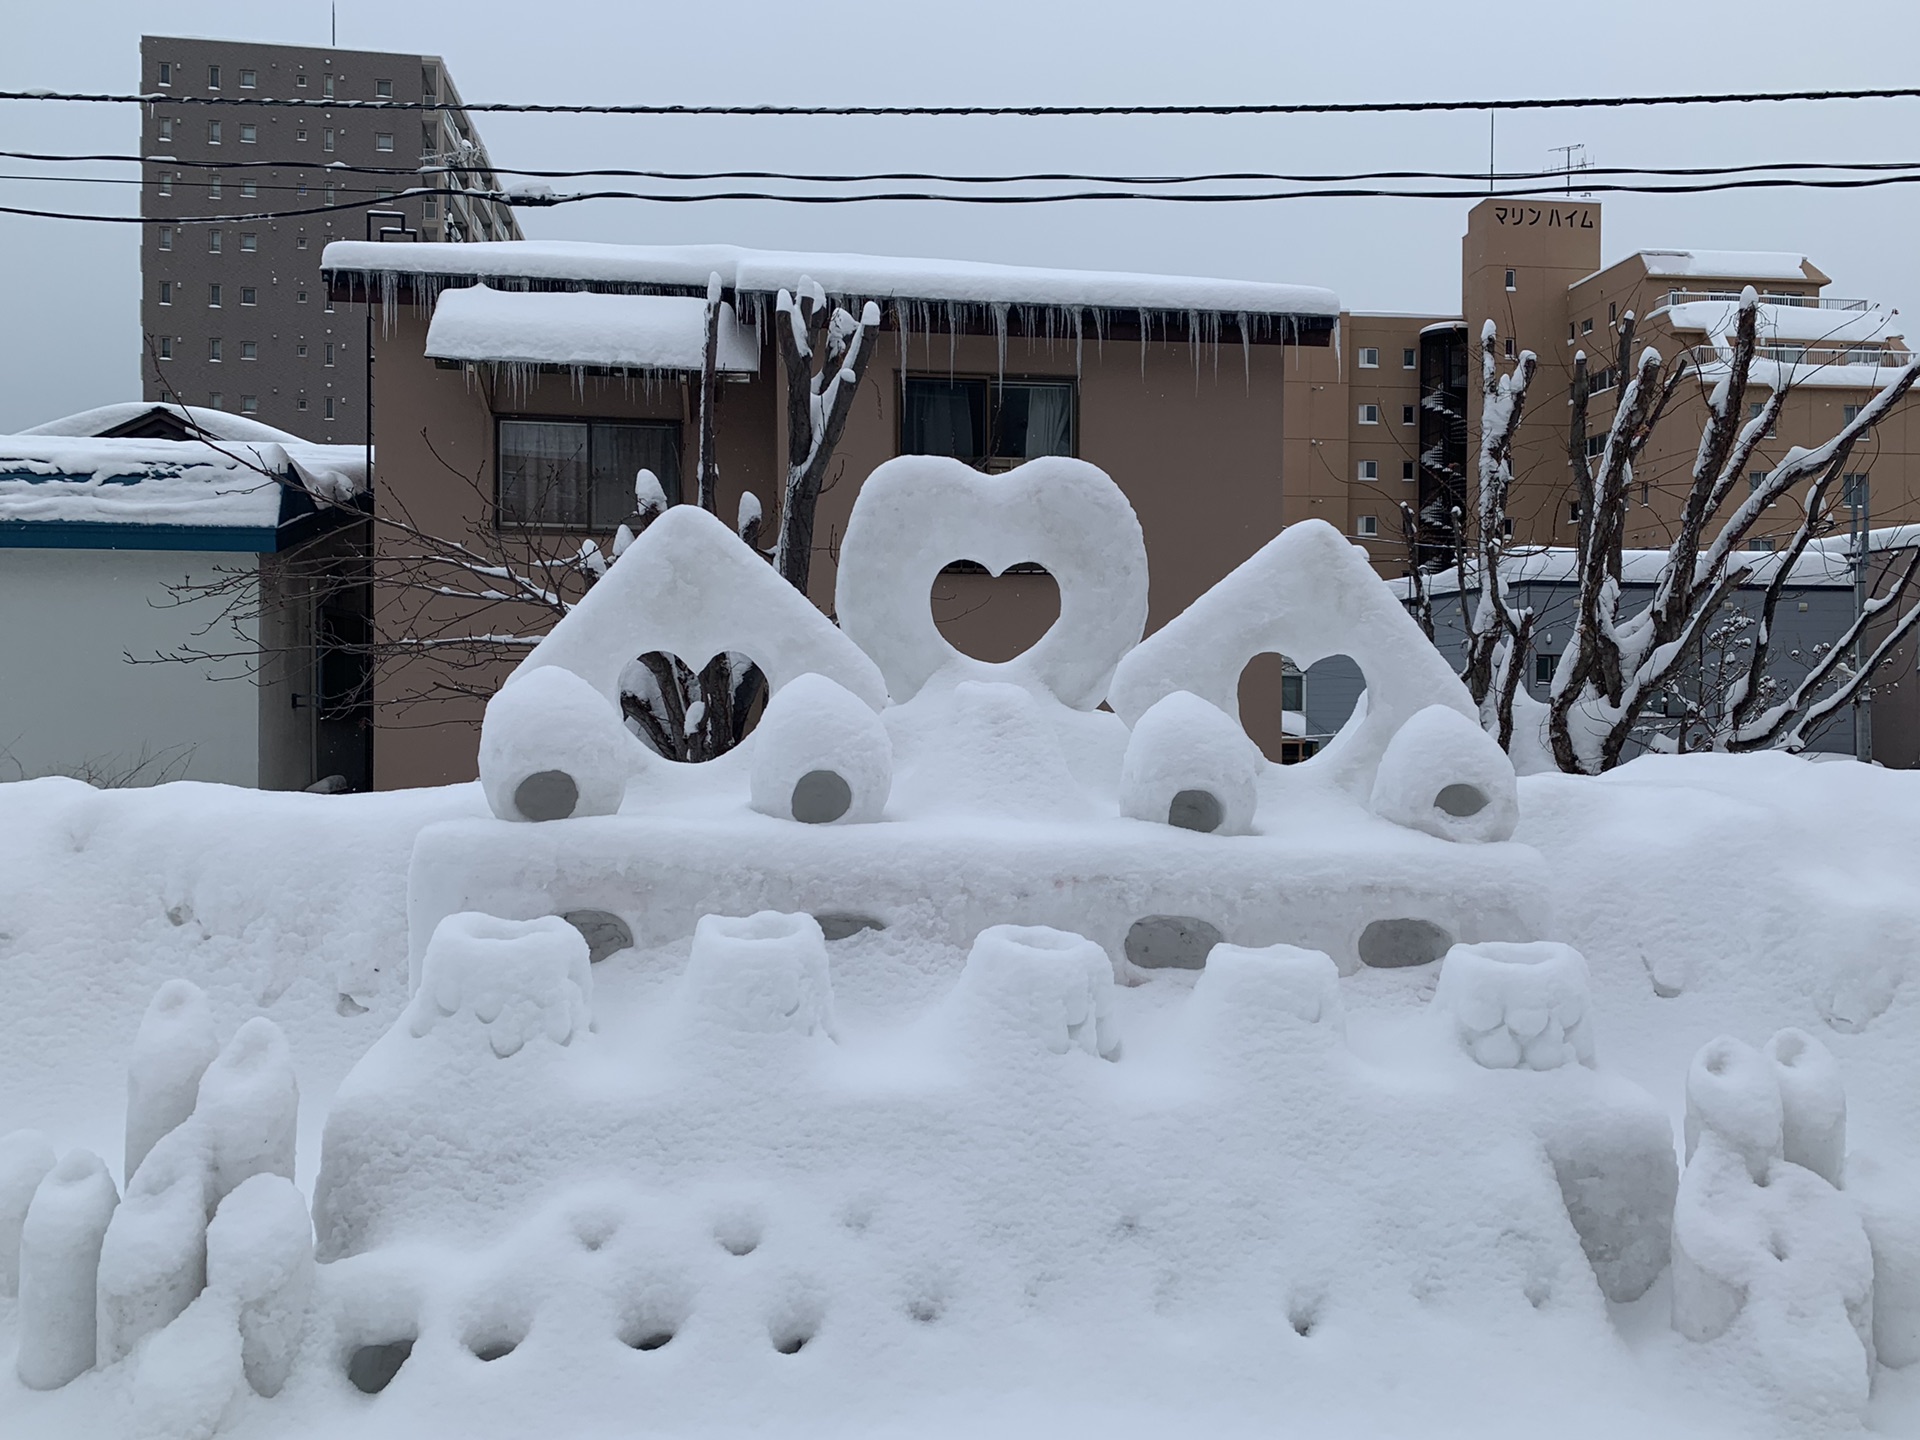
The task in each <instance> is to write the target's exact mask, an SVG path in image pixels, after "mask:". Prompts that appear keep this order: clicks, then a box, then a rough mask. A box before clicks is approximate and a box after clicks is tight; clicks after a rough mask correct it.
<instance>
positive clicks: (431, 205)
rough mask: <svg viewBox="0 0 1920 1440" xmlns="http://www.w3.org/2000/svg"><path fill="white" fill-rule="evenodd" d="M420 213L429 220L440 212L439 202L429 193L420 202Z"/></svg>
mask: <svg viewBox="0 0 1920 1440" xmlns="http://www.w3.org/2000/svg"><path fill="white" fill-rule="evenodd" d="M420 213H421V214H422V215H424V216H425V217H426V218H427V219H429V220H431V219H433V218H434V217H435V216H437V215H438V214H439V213H440V202H439V201H438V200H436V199H434V198H433V196H431V195H429V196H427V198H426V199H424V200H422V201H421V202H420Z"/></svg>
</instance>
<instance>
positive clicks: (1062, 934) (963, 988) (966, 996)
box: [948, 925, 1120, 1060]
mask: <svg viewBox="0 0 1920 1440" xmlns="http://www.w3.org/2000/svg"><path fill="white" fill-rule="evenodd" d="M948 1004H949V1006H950V1007H951V1009H952V1011H953V1012H954V1014H955V1017H956V1019H957V1020H958V1022H959V1027H960V1029H961V1032H962V1034H963V1035H964V1036H965V1043H966V1044H967V1047H968V1050H969V1052H970V1053H971V1054H972V1055H973V1056H975V1057H977V1056H979V1054H980V1053H981V1052H982V1050H991V1051H993V1052H997V1053H1004V1052H1008V1051H1011V1052H1013V1053H1014V1054H1021V1055H1029V1056H1031V1055H1035V1054H1048V1053H1051V1054H1055V1055H1065V1054H1068V1053H1070V1052H1072V1051H1075V1050H1082V1051H1085V1052H1086V1053H1087V1054H1089V1055H1094V1056H1099V1057H1101V1058H1103V1059H1108V1060H1111V1059H1113V1058H1115V1057H1116V1056H1118V1054H1119V1053H1120V1036H1119V1032H1118V1029H1117V1028H1116V1026H1115V1024H1114V1015H1113V962H1112V961H1110V960H1109V959H1108V958H1107V953H1106V951H1104V950H1102V949H1101V948H1100V947H1099V945H1097V944H1096V943H1094V942H1093V941H1091V940H1089V939H1087V938H1086V937H1085V936H1084V935H1075V934H1073V933H1071V932H1069V931H1066V930H1054V929H1051V928H1050V927H1048V926H1045V925H995V926H992V927H990V928H988V929H986V930H982V931H981V932H980V934H979V935H978V936H977V937H975V939H974V942H973V949H972V950H970V951H969V952H968V953H967V963H966V968H965V969H963V970H962V971H961V972H960V980H959V983H958V984H957V985H955V986H954V989H953V993H952V995H951V996H950V997H949V999H948Z"/></svg>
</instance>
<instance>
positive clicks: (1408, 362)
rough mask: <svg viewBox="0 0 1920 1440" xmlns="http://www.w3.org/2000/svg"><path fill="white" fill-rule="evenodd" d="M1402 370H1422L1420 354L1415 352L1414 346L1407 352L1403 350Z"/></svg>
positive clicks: (1401, 358) (1401, 357)
mask: <svg viewBox="0 0 1920 1440" xmlns="http://www.w3.org/2000/svg"><path fill="white" fill-rule="evenodd" d="M1400 368H1401V369H1402V370H1417V369H1419V368H1420V352H1419V351H1418V350H1415V349H1414V348H1413V347H1412V346H1408V347H1407V348H1406V349H1405V350H1402V351H1401V352H1400Z"/></svg>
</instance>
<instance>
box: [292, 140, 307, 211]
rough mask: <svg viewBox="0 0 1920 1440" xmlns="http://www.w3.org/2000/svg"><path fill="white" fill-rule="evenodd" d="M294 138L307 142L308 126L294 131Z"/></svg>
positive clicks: (300, 141)
mask: <svg viewBox="0 0 1920 1440" xmlns="http://www.w3.org/2000/svg"><path fill="white" fill-rule="evenodd" d="M293 138H294V139H295V140H296V141H298V142H299V143H301V144H305V143H306V139H307V127H306V126H304V125H302V126H301V127H300V128H299V129H298V130H296V131H294V132H293ZM302 193H303V194H304V193H305V192H304V191H303V192H302Z"/></svg>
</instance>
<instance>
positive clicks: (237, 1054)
mask: <svg viewBox="0 0 1920 1440" xmlns="http://www.w3.org/2000/svg"><path fill="white" fill-rule="evenodd" d="M193 1115H194V1123H195V1125H196V1127H198V1128H199V1130H200V1132H201V1137H202V1142H203V1143H204V1144H205V1146H206V1155H207V1163H208V1189H207V1203H208V1204H209V1205H210V1206H217V1205H219V1203H220V1201H221V1200H222V1199H223V1198H224V1197H225V1196H227V1195H228V1194H230V1193H231V1192H232V1191H233V1189H234V1188H235V1187H236V1186H238V1185H239V1184H240V1182H241V1181H243V1180H245V1179H247V1178H248V1177H249V1176H253V1175H260V1174H270V1175H281V1176H284V1177H286V1178H287V1179H288V1180H291V1179H292V1178H293V1156H294V1139H295V1135H296V1133H297V1131H298V1128H299V1120H300V1087H299V1085H298V1083H297V1082H296V1081H295V1080H294V1075H293V1055H292V1052H291V1051H289V1050H288V1048H287V1037H286V1036H285V1035H283V1034H281V1032H280V1027H279V1026H278V1025H276V1024H274V1023H273V1022H272V1021H271V1020H269V1019H267V1018H266V1017H265V1016H264V1015H256V1016H254V1017H253V1018H252V1019H251V1020H249V1021H247V1022H246V1023H245V1024H244V1025H242V1026H241V1027H240V1028H239V1029H238V1030H236V1031H235V1032H234V1035H233V1038H232V1039H231V1040H229V1041H228V1042H227V1045H226V1048H225V1049H224V1050H222V1051H221V1052H220V1054H219V1057H218V1058H217V1059H215V1060H214V1062H213V1064H211V1065H209V1066H208V1067H207V1073H206V1074H204V1075H202V1076H201V1077H200V1095H199V1098H198V1100H196V1101H195V1103H194V1107H193Z"/></svg>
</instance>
